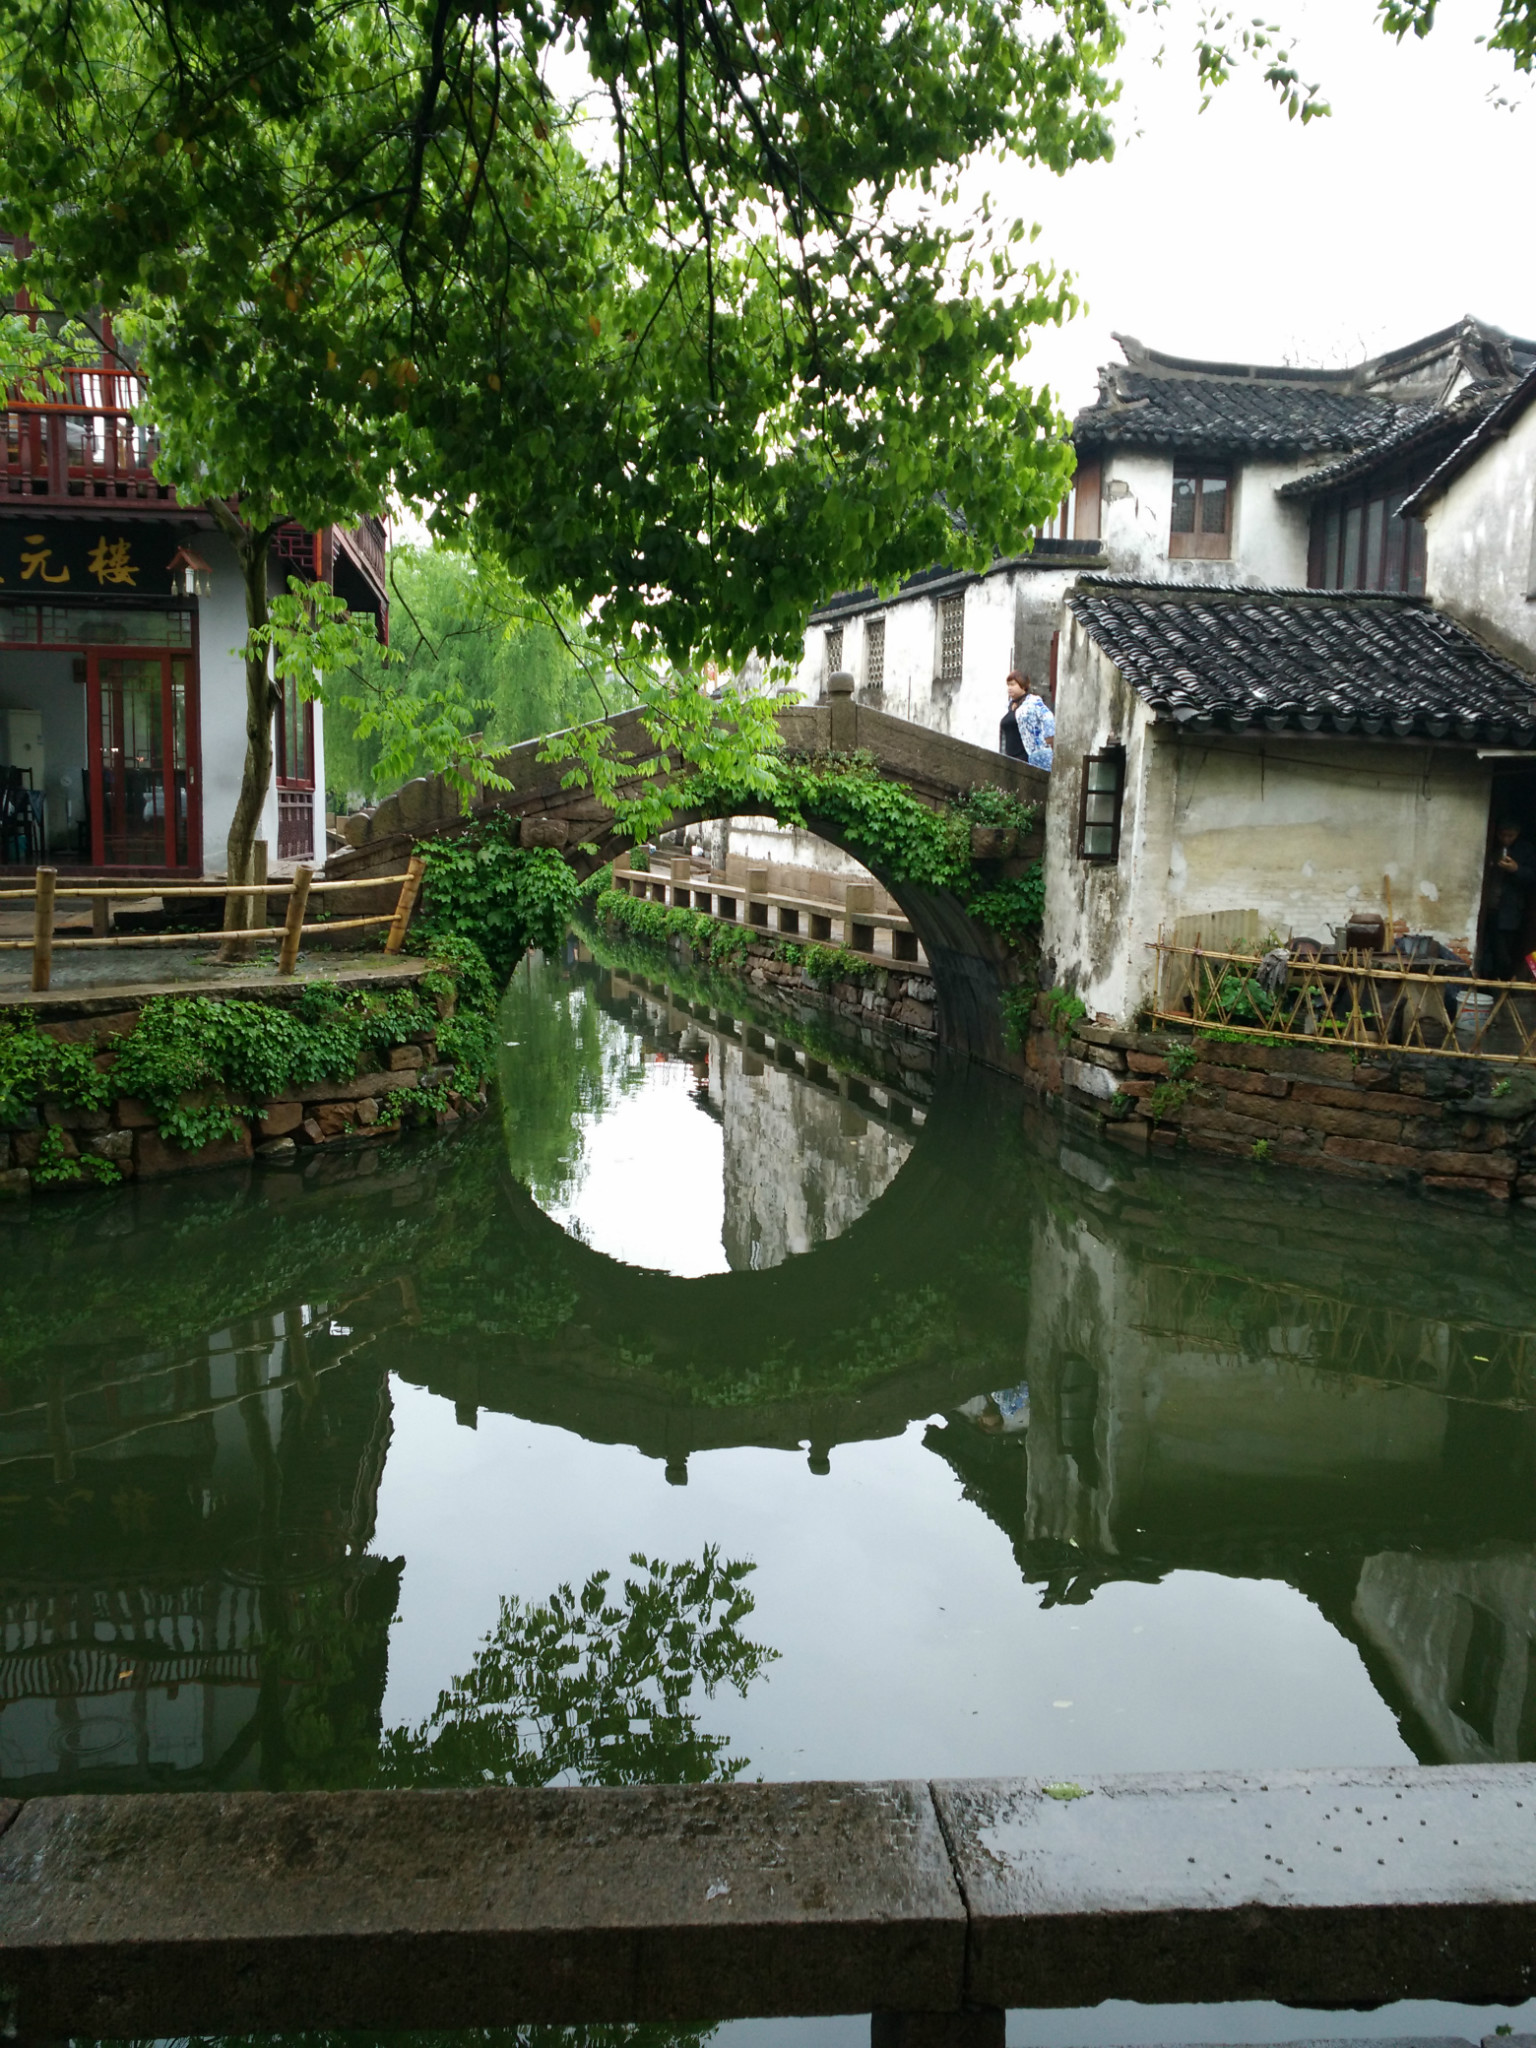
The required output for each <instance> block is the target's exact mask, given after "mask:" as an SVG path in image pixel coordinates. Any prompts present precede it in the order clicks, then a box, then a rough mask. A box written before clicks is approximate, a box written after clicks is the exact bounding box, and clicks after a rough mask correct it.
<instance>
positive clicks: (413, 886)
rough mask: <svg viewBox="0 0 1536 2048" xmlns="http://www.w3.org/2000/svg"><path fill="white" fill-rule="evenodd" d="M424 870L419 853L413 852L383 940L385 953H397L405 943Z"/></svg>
mask: <svg viewBox="0 0 1536 2048" xmlns="http://www.w3.org/2000/svg"><path fill="white" fill-rule="evenodd" d="M426 871H427V864H426V862H425V861H424V860H423V859H422V857H421V855H420V854H419V853H413V854H412V855H411V864H410V866H409V867H408V868H407V869H406V871H405V880H404V881H403V882H402V883H401V884H400V901H399V902H398V903H397V904H396V905H395V921H394V923H393V924H392V925H391V926H390V928H389V937H388V938H387V939H386V940H385V941H384V950H385V952H386V953H398V952H399V951H400V950H401V948H402V947H403V946H404V944H405V934H406V930H407V928H408V926H409V925H410V922H411V912H412V911H413V910H414V909H415V908H416V898H417V897H418V896H419V895H420V894H421V878H422V876H423V875H424V874H425V873H426Z"/></svg>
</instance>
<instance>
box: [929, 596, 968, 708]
mask: <svg viewBox="0 0 1536 2048" xmlns="http://www.w3.org/2000/svg"><path fill="white" fill-rule="evenodd" d="M951 619H956V620H958V621H959V624H958V625H957V627H956V629H955V633H954V637H953V643H951V637H950V633H949V622H950V620H951ZM951 644H953V648H954V662H953V665H951V662H950V658H949V657H950V648H951ZM936 680H937V681H938V682H939V683H941V684H942V685H943V686H944V688H945V689H947V690H949V689H958V688H959V687H960V685H961V683H962V682H963V681H964V680H965V592H964V591H963V590H959V591H954V592H952V593H951V594H950V595H949V596H948V597H941V598H940V599H939V659H938V663H937V676H936Z"/></svg>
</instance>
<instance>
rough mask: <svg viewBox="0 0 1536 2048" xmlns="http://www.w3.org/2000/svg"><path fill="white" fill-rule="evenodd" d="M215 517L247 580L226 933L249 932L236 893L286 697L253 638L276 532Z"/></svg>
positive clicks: (236, 956)
mask: <svg viewBox="0 0 1536 2048" xmlns="http://www.w3.org/2000/svg"><path fill="white" fill-rule="evenodd" d="M214 516H215V517H216V518H217V519H218V522H219V524H220V526H221V527H223V529H224V531H225V532H226V533H227V534H228V535H229V538H230V539H231V540H232V541H233V543H234V548H235V554H236V556H237V557H238V559H239V562H240V572H241V575H242V576H243V578H244V580H245V625H246V633H247V636H248V637H247V640H246V648H245V771H244V773H243V774H242V776H241V778H240V794H239V796H238V797H237V798H236V800H235V809H234V815H233V817H232V818H231V819H230V821H229V838H228V840H227V842H226V847H225V851H226V858H227V865H228V873H229V880H230V883H231V886H232V892H231V894H230V895H228V896H227V897H226V898H225V899H224V929H225V931H227V932H229V931H249V930H250V929H251V928H252V926H253V925H254V924H255V923H256V921H257V920H256V904H255V900H254V898H253V897H251V896H249V895H240V894H238V893H236V889H237V886H238V884H240V883H242V882H244V883H247V884H249V883H250V882H252V881H253V880H254V879H255V877H254V873H253V869H254V866H255V846H256V839H257V836H258V834H259V832H260V830H261V814H262V812H263V811H264V810H265V809H266V804H267V791H268V790H269V789H270V788H271V786H272V721H273V719H274V717H275V716H276V713H277V708H278V704H279V702H280V695H279V692H278V688H277V685H276V683H275V682H274V681H273V679H272V673H271V668H270V665H269V662H268V657H267V651H266V648H265V647H264V646H263V647H258V646H256V645H255V644H254V643H253V640H252V639H251V637H249V636H252V635H254V634H255V633H257V632H259V631H260V630H261V629H262V628H263V627H265V625H266V623H267V554H268V550H269V549H270V547H271V543H272V534H273V532H274V528H272V527H271V526H260V527H253V526H247V525H246V524H245V522H244V521H243V520H241V519H239V518H237V516H236V515H235V514H234V513H233V512H232V511H231V510H230V509H229V508H228V507H227V506H216V507H215V508H214ZM251 951H252V942H251V941H250V940H249V939H226V940H225V941H224V944H223V946H222V947H221V948H220V950H219V958H220V959H221V960H223V961H236V960H247V959H249V958H250V955H251Z"/></svg>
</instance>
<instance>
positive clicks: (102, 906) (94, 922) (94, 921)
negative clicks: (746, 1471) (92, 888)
mask: <svg viewBox="0 0 1536 2048" xmlns="http://www.w3.org/2000/svg"><path fill="white" fill-rule="evenodd" d="M111 932H112V899H111V898H110V897H109V896H93V897H92V898H91V937H92V938H93V939H105V938H108V937H110V936H111Z"/></svg>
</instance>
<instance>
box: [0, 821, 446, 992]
mask: <svg viewBox="0 0 1536 2048" xmlns="http://www.w3.org/2000/svg"><path fill="white" fill-rule="evenodd" d="M424 872H425V866H424V863H423V862H422V860H421V858H420V856H419V855H415V854H413V855H412V856H411V860H410V863H409V865H408V866H407V868H406V871H405V873H404V874H403V875H367V876H360V877H358V878H357V879H356V880H354V881H347V882H317V881H315V880H314V870H313V869H312V868H309V867H303V866H300V867H297V868H295V869H294V872H293V879H292V880H291V881H286V882H285V881H274V882H268V881H266V880H265V879H258V880H256V881H254V882H246V883H241V884H239V885H231V884H230V883H228V882H213V883H194V884H191V885H189V886H188V887H186V888H181V887H175V888H167V887H166V886H164V885H163V884H162V885H161V886H160V887H158V888H157V887H153V886H149V887H129V886H124V885H120V884H116V883H105V884H104V883H85V882H81V883H76V882H66V883H64V884H62V885H61V884H60V882H59V874H58V869H57V868H39V869H38V870H37V876H36V880H35V882H34V883H33V885H32V887H31V888H29V889H0V903H15V902H28V901H30V902H31V903H32V904H33V914H32V935H31V937H30V938H25V939H0V951H3V952H26V951H28V950H30V952H31V954H32V989H33V992H34V994H42V993H43V992H45V991H46V990H47V988H48V986H49V984H50V981H51V979H52V974H53V956H54V954H55V953H64V952H84V951H87V950H96V951H101V950H104V949H105V948H107V947H112V946H195V945H197V944H199V943H203V944H208V945H215V946H218V945H223V944H224V943H225V942H226V941H228V940H231V939H238V940H247V939H270V938H272V937H274V936H276V937H277V939H278V948H277V968H276V971H277V973H278V974H280V975H289V974H292V973H293V972H294V970H295V968H296V967H297V965H298V958H299V947H300V945H301V944H302V942H303V938H304V933H305V932H306V931H317V932H349V931H360V930H362V928H363V927H364V926H365V925H379V924H387V925H388V926H389V936H388V937H387V938H386V939H385V941H384V950H385V952H386V953H398V952H399V951H400V950H401V948H402V947H403V946H404V944H405V934H406V931H407V929H408V927H409V925H410V922H411V913H412V912H413V911H414V910H415V908H416V899H417V897H418V896H419V895H420V894H421V880H422V875H423V874H424ZM392 882H398V883H399V885H400V894H399V897H398V898H397V899H396V902H395V906H394V908H393V910H383V911H375V912H373V913H371V914H370V915H369V916H366V917H336V918H326V919H318V918H317V919H315V920H314V921H313V922H312V923H310V924H308V925H306V924H305V922H304V913H305V911H306V910H307V908H308V907H309V899H310V897H311V896H319V895H322V894H324V893H325V892H326V891H334V890H341V889H378V888H385V887H388V885H389V884H390V883H392ZM135 896H157V897H161V898H165V897H169V898H171V899H172V900H179V899H181V898H184V897H190V896H202V897H207V896H217V897H222V898H224V899H226V900H228V899H229V898H231V897H232V898H235V899H236V900H237V901H240V902H242V903H245V904H247V905H248V904H249V903H250V902H251V900H252V899H253V898H256V897H259V898H261V899H262V900H263V902H264V901H265V899H266V898H267V897H268V896H286V897H287V899H288V907H287V912H286V914H285V916H284V919H283V923H282V926H281V928H280V929H278V930H276V931H274V928H273V927H272V926H269V925H250V924H247V925H244V926H243V927H242V928H241V929H239V930H236V931H211V930H210V931H192V932H119V933H115V934H111V935H108V936H102V935H100V934H97V935H96V936H93V937H91V938H89V939H69V938H62V939H61V938H56V937H55V936H54V930H53V917H54V909H55V906H56V905H57V904H59V903H60V902H65V901H82V900H83V901H88V902H90V903H91V904H92V905H93V906H95V905H100V906H101V909H102V912H103V921H105V918H104V913H105V908H106V905H107V904H108V903H116V902H121V901H122V900H123V899H124V898H125V897H135ZM242 914H243V916H244V917H246V918H249V917H250V916H251V915H252V913H251V911H250V909H249V908H247V909H246V910H244V912H243V913H242Z"/></svg>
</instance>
